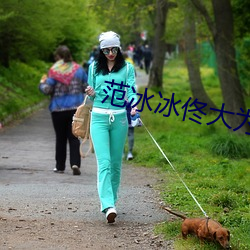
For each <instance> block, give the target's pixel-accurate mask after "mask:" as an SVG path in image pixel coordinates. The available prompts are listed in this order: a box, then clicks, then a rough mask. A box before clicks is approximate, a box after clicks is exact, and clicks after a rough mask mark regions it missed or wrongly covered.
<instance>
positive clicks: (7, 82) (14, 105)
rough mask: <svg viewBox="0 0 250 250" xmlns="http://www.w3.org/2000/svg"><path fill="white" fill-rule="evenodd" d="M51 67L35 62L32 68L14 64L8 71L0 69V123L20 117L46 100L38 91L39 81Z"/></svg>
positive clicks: (18, 63)
mask: <svg viewBox="0 0 250 250" xmlns="http://www.w3.org/2000/svg"><path fill="white" fill-rule="evenodd" d="M48 67H49V65H47V64H45V63H44V62H41V61H34V62H33V63H32V66H28V65H27V64H24V63H20V62H14V61H13V62H12V63H11V64H10V68H9V69H8V70H7V69H6V68H4V67H0V76H1V77H0V121H1V122H3V121H4V120H5V119H6V118H8V116H10V115H14V116H17V117H18V116H19V115H20V113H21V111H23V110H25V109H27V108H30V107H33V106H34V105H35V104H38V103H40V102H41V101H42V100H44V96H43V95H42V94H41V93H40V92H39V90H38V83H39V80H40V78H41V76H42V74H44V72H47V69H48Z"/></svg>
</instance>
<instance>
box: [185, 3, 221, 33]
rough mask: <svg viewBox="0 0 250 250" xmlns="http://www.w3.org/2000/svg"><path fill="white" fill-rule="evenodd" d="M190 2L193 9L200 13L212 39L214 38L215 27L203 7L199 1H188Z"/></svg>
mask: <svg viewBox="0 0 250 250" xmlns="http://www.w3.org/2000/svg"><path fill="white" fill-rule="evenodd" d="M190 1H191V2H192V4H193V5H194V7H195V8H196V9H197V10H198V11H199V12H200V13H201V15H202V16H203V17H204V18H205V20H206V23H207V26H208V28H209V30H210V31H211V33H212V35H213V37H215V35H216V27H215V24H214V22H213V20H212V18H211V17H210V15H209V13H208V11H207V9H206V7H205V5H204V4H203V3H202V2H201V1H200V0H190Z"/></svg>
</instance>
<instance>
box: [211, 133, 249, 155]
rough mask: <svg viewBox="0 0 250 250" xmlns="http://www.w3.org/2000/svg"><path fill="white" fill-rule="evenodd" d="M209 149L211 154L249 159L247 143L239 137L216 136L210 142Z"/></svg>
mask: <svg viewBox="0 0 250 250" xmlns="http://www.w3.org/2000/svg"><path fill="white" fill-rule="evenodd" d="M210 149H211V151H212V153H213V154H216V155H219V156H223V157H227V158H231V159H237V158H248V157H249V149H250V147H249V143H248V142H247V140H244V139H243V138H241V137H239V136H233V135H218V136H217V138H215V139H213V141H212V142H211V146H210Z"/></svg>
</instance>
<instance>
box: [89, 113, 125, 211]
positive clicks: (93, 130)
mask: <svg viewBox="0 0 250 250" xmlns="http://www.w3.org/2000/svg"><path fill="white" fill-rule="evenodd" d="M113 117H114V119H113V120H112V119H110V115H109V114H100V113H95V112H92V113H91V124H90V134H91V138H92V141H93V145H94V150H95V155H96V160H97V190H98V194H99V198H100V202H101V211H102V212H104V211H105V209H106V208H109V207H115V204H116V201H117V195H118V189H119V186H120V179H121V167H122V155H123V149H124V144H125V141H126V137H127V133H128V121H127V114H126V112H124V113H118V114H114V115H113Z"/></svg>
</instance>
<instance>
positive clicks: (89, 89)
mask: <svg viewBox="0 0 250 250" xmlns="http://www.w3.org/2000/svg"><path fill="white" fill-rule="evenodd" d="M85 92H86V94H87V95H88V96H95V90H94V89H93V88H92V87H90V86H88V87H87V88H86V90H85Z"/></svg>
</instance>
